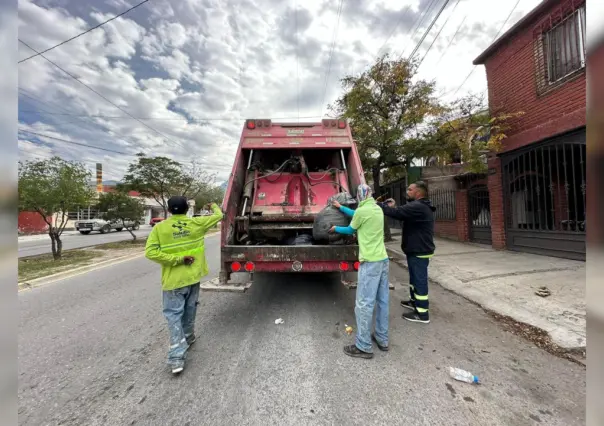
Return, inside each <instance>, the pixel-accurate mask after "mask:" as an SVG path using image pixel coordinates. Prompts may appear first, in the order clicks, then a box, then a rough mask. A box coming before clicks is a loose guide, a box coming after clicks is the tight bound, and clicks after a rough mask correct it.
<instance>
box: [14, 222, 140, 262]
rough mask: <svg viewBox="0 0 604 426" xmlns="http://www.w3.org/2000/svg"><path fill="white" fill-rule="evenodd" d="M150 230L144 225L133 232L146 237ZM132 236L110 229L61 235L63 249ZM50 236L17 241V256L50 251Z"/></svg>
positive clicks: (110, 241) (109, 241) (125, 238)
mask: <svg viewBox="0 0 604 426" xmlns="http://www.w3.org/2000/svg"><path fill="white" fill-rule="evenodd" d="M150 232H151V227H145V228H143V229H139V230H138V231H134V234H135V235H137V236H139V237H146V236H147V235H149V233H150ZM131 238H132V236H131V235H130V233H129V232H128V231H122V232H116V231H111V232H110V233H109V234H100V233H96V232H95V233H93V234H89V235H82V234H79V233H78V234H67V235H65V234H64V235H63V237H62V240H63V250H69V249H76V248H81V247H89V246H94V245H97V244H104V243H113V242H116V241H123V240H129V239H131ZM51 252H52V248H51V243H50V237H48V236H46V238H44V237H43V236H41V238H40V239H36V240H29V241H27V240H25V241H23V240H22V241H19V257H24V256H35V255H38V254H44V253H51Z"/></svg>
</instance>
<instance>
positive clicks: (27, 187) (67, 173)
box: [18, 157, 94, 260]
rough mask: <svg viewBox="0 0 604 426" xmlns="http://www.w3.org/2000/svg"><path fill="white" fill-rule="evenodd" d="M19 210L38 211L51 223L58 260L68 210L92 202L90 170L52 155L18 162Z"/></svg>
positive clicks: (61, 249) (50, 232) (55, 253)
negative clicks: (40, 159)
mask: <svg viewBox="0 0 604 426" xmlns="http://www.w3.org/2000/svg"><path fill="white" fill-rule="evenodd" d="M18 177H19V188H18V192H19V211H31V212H37V213H38V214H39V215H40V216H42V218H43V219H44V221H45V222H46V224H47V225H48V235H49V236H50V240H51V244H52V255H53V258H54V259H55V260H58V259H60V258H61V255H62V252H63V242H62V240H61V235H62V234H63V231H64V230H65V227H66V226H67V222H68V212H69V211H74V210H77V209H79V208H81V207H82V206H86V205H88V204H90V201H91V200H92V197H93V195H94V194H93V191H92V189H91V188H90V186H89V181H90V179H91V173H90V172H89V171H88V170H87V169H86V167H85V166H84V165H83V164H80V163H77V162H71V161H66V160H63V159H61V158H59V157H52V158H50V159H48V160H42V161H27V162H25V163H23V162H19V172H18Z"/></svg>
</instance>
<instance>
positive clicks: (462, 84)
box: [447, 0, 532, 96]
mask: <svg viewBox="0 0 604 426" xmlns="http://www.w3.org/2000/svg"><path fill="white" fill-rule="evenodd" d="M519 3H520V0H517V1H516V4H515V5H514V7H513V8H512V10H511V11H510V13H509V14H508V16H507V18H505V21H503V24H502V25H501V28H499V31H498V32H497V35H496V36H495V37H494V38H493V41H492V42H491V44H493V43H494V42H495V41H496V40H497V38H498V37H499V34H501V31H503V28H504V27H505V25H506V24H507V23H508V21H509V20H510V18H511V17H512V14H513V13H514V11H515V10H516V8H517V7H518V4H519ZM531 41H532V40H531ZM476 67H477V65H474V67H473V68H472V70H471V71H470V72H469V73H468V75H467V76H466V78H465V79H464V81H463V82H462V83H461V84H460V85H459V87H458V88H457V89H456V90H455V92H454V93H453V96H455V95H456V94H457V92H459V91H460V90H461V88H462V87H463V86H464V84H466V82H467V81H468V79H469V78H470V77H471V76H472V74H474V71H476ZM448 93H451V92H448ZM448 93H447V94H448Z"/></svg>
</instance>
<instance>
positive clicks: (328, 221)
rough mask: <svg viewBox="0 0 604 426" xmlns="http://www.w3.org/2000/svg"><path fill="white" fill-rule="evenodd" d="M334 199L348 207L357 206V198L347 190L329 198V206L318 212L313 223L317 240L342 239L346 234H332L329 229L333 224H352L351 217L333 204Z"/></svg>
mask: <svg viewBox="0 0 604 426" xmlns="http://www.w3.org/2000/svg"><path fill="white" fill-rule="evenodd" d="M334 200H336V201H338V202H339V203H340V204H341V205H343V206H346V207H350V208H354V207H355V206H356V200H355V199H354V198H352V196H351V195H350V194H349V193H347V192H340V193H339V194H336V195H334V196H333V197H331V198H329V200H328V202H327V206H326V207H325V208H324V209H323V210H321V211H320V212H319V213H318V214H317V216H316V217H315V222H314V223H313V227H312V236H313V238H314V240H315V241H320V242H328V243H335V242H337V241H340V240H342V238H343V237H344V236H343V235H339V234H330V233H329V229H330V228H331V227H332V226H348V225H350V220H351V219H350V218H349V217H347V216H346V215H345V214H344V213H342V212H341V211H339V210H338V209H336V208H335V207H333V206H332V205H331V203H332V202H333V201H334Z"/></svg>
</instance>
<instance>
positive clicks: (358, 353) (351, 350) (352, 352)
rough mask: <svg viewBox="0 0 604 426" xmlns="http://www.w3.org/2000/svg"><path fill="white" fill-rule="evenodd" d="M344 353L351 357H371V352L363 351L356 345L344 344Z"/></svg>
mask: <svg viewBox="0 0 604 426" xmlns="http://www.w3.org/2000/svg"><path fill="white" fill-rule="evenodd" d="M344 353H345V354H346V355H348V356H351V357H353V358H365V359H371V358H373V354H372V353H369V352H363V351H362V350H360V349H359V348H357V346H356V345H348V346H344Z"/></svg>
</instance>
